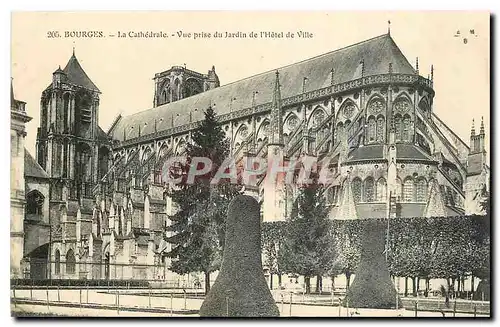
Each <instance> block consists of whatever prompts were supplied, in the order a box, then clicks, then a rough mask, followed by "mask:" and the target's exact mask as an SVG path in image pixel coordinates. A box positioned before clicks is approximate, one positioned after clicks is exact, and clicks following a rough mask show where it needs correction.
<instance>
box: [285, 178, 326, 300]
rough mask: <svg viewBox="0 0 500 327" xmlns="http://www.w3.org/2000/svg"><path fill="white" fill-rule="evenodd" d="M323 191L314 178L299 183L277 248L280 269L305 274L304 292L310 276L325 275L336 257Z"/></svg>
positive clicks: (308, 287) (307, 290) (308, 290)
mask: <svg viewBox="0 0 500 327" xmlns="http://www.w3.org/2000/svg"><path fill="white" fill-rule="evenodd" d="M312 175H314V174H312ZM313 180H315V178H314V177H313ZM323 193H324V187H323V186H322V185H320V184H318V183H317V181H316V180H315V181H314V182H313V183H311V184H308V185H305V186H301V188H300V190H299V194H298V197H297V199H296V201H295V203H294V210H293V212H292V215H291V217H290V220H289V221H288V222H287V226H286V230H285V237H284V242H283V246H282V247H281V249H280V250H282V251H283V252H282V254H281V255H280V259H282V263H281V264H282V267H283V269H284V270H285V271H286V272H289V273H294V274H300V275H303V276H304V280H305V287H306V290H305V291H306V293H310V291H311V285H310V280H311V277H313V276H322V275H324V274H325V273H326V272H327V271H328V270H329V268H330V266H331V264H332V261H333V260H334V259H335V254H334V253H333V252H334V246H333V239H332V237H331V234H330V232H329V230H330V221H329V219H328V207H327V206H326V199H325V197H324V194H323Z"/></svg>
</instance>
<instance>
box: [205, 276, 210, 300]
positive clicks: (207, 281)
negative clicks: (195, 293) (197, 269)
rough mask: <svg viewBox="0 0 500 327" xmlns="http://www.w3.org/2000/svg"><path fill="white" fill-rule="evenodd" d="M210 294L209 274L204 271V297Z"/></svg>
mask: <svg viewBox="0 0 500 327" xmlns="http://www.w3.org/2000/svg"><path fill="white" fill-rule="evenodd" d="M208 292H210V273H209V272H206V271H205V295H207V294H208Z"/></svg>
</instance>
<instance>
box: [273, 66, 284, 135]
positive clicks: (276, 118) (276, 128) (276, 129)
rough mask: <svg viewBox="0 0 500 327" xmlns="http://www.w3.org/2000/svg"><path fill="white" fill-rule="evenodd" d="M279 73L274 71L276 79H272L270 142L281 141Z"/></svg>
mask: <svg viewBox="0 0 500 327" xmlns="http://www.w3.org/2000/svg"><path fill="white" fill-rule="evenodd" d="M280 87H281V85H280V74H279V72H278V71H276V80H275V81H274V91H273V106H272V109H271V133H272V135H271V143H274V144H282V143H283V124H282V123H281V120H282V118H281V91H280Z"/></svg>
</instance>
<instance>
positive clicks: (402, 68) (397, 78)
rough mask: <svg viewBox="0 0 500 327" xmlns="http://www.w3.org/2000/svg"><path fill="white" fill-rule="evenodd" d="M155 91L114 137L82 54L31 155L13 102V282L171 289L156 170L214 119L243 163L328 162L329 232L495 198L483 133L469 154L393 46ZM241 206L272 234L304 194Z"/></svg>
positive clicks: (371, 45) (20, 109)
mask: <svg viewBox="0 0 500 327" xmlns="http://www.w3.org/2000/svg"><path fill="white" fill-rule="evenodd" d="M56 67H57V65H56ZM96 82H98V81H96ZM154 82H155V87H154V99H153V105H152V108H151V109H148V110H143V111H138V112H137V113H135V114H132V115H128V116H120V115H119V116H118V117H116V119H115V120H114V122H113V124H112V125H111V127H110V128H109V130H108V131H104V130H103V129H101V127H99V109H100V106H99V98H100V95H101V90H100V89H99V88H98V87H97V85H96V84H94V82H93V81H92V80H91V78H90V77H89V76H87V74H86V73H85V71H84V69H83V67H82V66H81V65H80V63H79V61H78V59H77V58H76V56H75V54H74V53H73V55H72V56H71V58H69V61H68V63H67V64H66V66H65V67H64V68H63V69H62V68H61V67H59V68H57V69H56V70H55V71H54V73H53V75H52V80H51V81H50V82H48V86H47V87H46V89H45V90H43V91H42V92H41V101H40V126H39V127H38V130H37V141H36V153H35V155H34V156H33V155H32V154H30V153H29V152H28V151H27V150H25V148H24V136H25V131H24V130H25V124H26V123H28V122H29V121H30V119H31V118H30V117H29V116H28V113H27V110H26V108H25V105H26V104H25V103H24V102H22V101H20V100H16V99H15V97H14V92H13V91H12V92H11V98H12V99H11V126H12V127H11V145H12V150H11V156H12V159H11V160H12V161H11V163H12V170H11V180H12V181H11V266H12V268H11V276H13V278H49V277H50V278H53V279H59V278H74V279H148V280H160V281H161V280H172V279H173V278H176V277H175V274H173V273H172V272H170V271H169V266H170V260H171V259H169V258H167V257H166V255H165V254H166V252H168V251H169V246H170V245H169V244H168V243H167V242H165V236H166V232H165V227H166V226H168V225H169V223H170V221H169V216H170V215H172V214H173V213H174V212H175V203H173V202H172V201H171V199H170V198H169V197H168V196H167V195H166V190H168V188H169V187H171V185H168V184H167V183H165V181H164V180H163V179H164V176H163V174H162V167H163V164H164V162H165V161H166V160H167V159H168V158H170V157H172V156H181V155H183V153H184V152H185V151H186V145H187V144H189V142H191V133H192V132H193V131H194V130H195V129H196V128H197V126H198V125H199V123H200V121H201V120H202V119H203V118H204V114H203V112H204V111H205V110H206V108H208V107H212V108H214V109H215V112H216V113H217V119H218V120H219V122H220V123H221V125H222V127H223V130H224V131H225V133H226V135H227V138H228V139H229V140H230V153H231V156H232V157H233V158H234V160H235V161H236V162H241V161H242V160H245V158H247V157H251V156H254V157H260V158H264V159H265V160H267V161H271V160H272V161H279V162H290V161H291V160H294V159H298V158H305V157H312V158H315V159H316V160H320V161H322V162H328V168H329V170H330V172H331V174H332V176H333V181H332V182H331V183H330V184H329V185H327V188H326V191H325V197H326V199H327V204H328V206H329V207H330V217H331V219H366V218H396V217H403V218H404V217H417V216H424V217H431V216H460V215H466V214H478V213H481V207H480V205H479V204H480V202H481V201H482V199H483V197H484V196H485V194H486V192H488V191H489V178H490V177H489V167H488V165H487V162H486V148H485V128H484V125H483V122H482V121H481V122H480V125H479V130H478V131H476V130H475V127H474V123H473V125H472V129H471V135H470V142H469V143H466V142H464V141H463V140H461V139H460V137H458V136H457V135H456V134H455V133H454V132H453V130H452V128H450V127H448V126H447V125H446V123H445V122H443V121H442V120H441V119H440V118H439V117H438V116H437V115H436V114H435V113H434V106H433V98H434V94H435V90H434V88H433V72H432V68H431V74H430V75H429V76H428V77H427V78H426V77H423V76H421V75H420V74H419V67H418V59H417V61H416V62H415V66H412V64H410V62H408V60H407V59H406V58H405V56H404V55H403V53H402V52H401V50H400V49H399V48H398V46H397V45H396V43H395V42H394V40H393V39H392V37H391V36H390V34H389V33H388V34H384V35H381V36H378V37H374V38H372V39H369V40H365V41H362V42H359V43H356V44H353V45H350V46H347V47H345V48H341V49H338V50H335V51H332V52H329V53H325V54H323V55H320V56H317V57H314V58H310V59H307V60H304V61H301V62H298V63H295V64H292V65H288V66H284V67H280V68H277V69H275V70H272V71H268V72H264V73H261V74H258V75H254V76H250V77H248V78H245V79H242V80H239V81H236V82H233V83H230V84H226V85H221V83H220V81H219V77H218V76H217V73H216V70H215V67H214V66H212V68H211V69H209V70H208V72H207V73H206V74H205V73H200V72H195V71H192V70H190V69H188V68H186V67H185V66H184V67H180V66H174V67H172V68H170V69H168V70H166V71H164V72H161V73H157V74H155V76H154ZM97 84H98V83H97ZM103 91H104V90H103ZM245 192H246V193H247V194H250V195H253V196H255V198H256V199H258V200H259V201H260V203H261V204H262V219H263V221H280V220H285V219H286V218H287V216H288V215H289V214H290V211H291V207H292V203H293V200H294V197H295V196H296V195H297V190H296V189H295V188H294V186H293V185H284V184H280V183H279V182H276V181H275V182H269V181H267V180H266V179H265V177H262V178H261V180H259V181H258V183H257V186H256V187H248V188H246V189H245Z"/></svg>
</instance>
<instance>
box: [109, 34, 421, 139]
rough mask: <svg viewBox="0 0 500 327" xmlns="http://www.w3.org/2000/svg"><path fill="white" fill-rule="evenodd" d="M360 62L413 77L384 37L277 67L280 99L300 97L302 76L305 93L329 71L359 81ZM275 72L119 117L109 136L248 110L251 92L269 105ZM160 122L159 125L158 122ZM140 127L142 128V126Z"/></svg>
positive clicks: (338, 78) (373, 70) (371, 70)
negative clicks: (205, 115)
mask: <svg viewBox="0 0 500 327" xmlns="http://www.w3.org/2000/svg"><path fill="white" fill-rule="evenodd" d="M362 60H364V76H370V75H377V74H385V73H388V71H389V63H392V70H393V72H394V73H403V74H414V73H415V70H414V69H413V67H412V66H411V64H410V63H409V62H408V60H407V59H406V58H405V57H404V55H403V54H402V53H401V50H399V48H398V47H397V45H396V43H395V42H394V40H393V39H392V38H391V36H390V35H388V34H384V35H381V36H378V37H375V38H372V39H369V40H366V41H363V42H360V43H356V44H353V45H350V46H348V47H345V48H341V49H338V50H335V51H332V52H328V53H326V54H323V55H319V56H316V57H313V58H310V59H307V60H304V61H301V62H298V63H295V64H292V65H288V66H284V67H281V68H278V71H279V73H280V81H281V86H282V88H281V91H282V94H281V96H282V97H283V98H288V97H291V96H295V95H299V94H301V93H302V86H303V85H302V83H303V78H304V77H307V78H308V80H307V84H306V89H307V90H308V91H311V90H316V89H321V88H324V87H327V86H329V85H330V84H331V70H332V69H334V77H333V83H334V84H338V83H343V82H347V81H350V80H354V79H357V78H360V77H361V61H362ZM275 72H276V69H273V70H271V71H268V72H265V73H261V74H258V75H254V76H251V77H248V78H245V79H242V80H239V81H237V82H233V83H230V84H227V85H223V86H220V87H217V88H215V89H212V90H209V91H206V92H202V93H199V94H197V95H194V96H191V97H188V98H185V99H182V100H179V101H175V102H172V103H169V104H165V105H162V106H159V107H156V108H153V109H148V110H145V111H141V112H138V113H136V114H133V115H129V116H125V117H122V119H120V120H119V121H118V123H117V124H116V125H115V126H114V128H113V129H112V130H111V131H110V132H111V133H110V134H111V135H112V136H113V138H114V139H117V140H122V141H123V134H124V133H123V131H124V128H126V130H125V131H126V138H127V139H130V138H134V137H137V136H138V133H139V126H141V135H146V134H150V133H153V132H154V129H155V120H156V128H157V131H162V130H166V129H169V128H171V127H172V125H173V126H179V125H183V124H186V123H189V112H190V111H192V110H194V109H198V110H197V111H196V112H194V111H193V114H192V121H197V120H201V119H202V118H203V111H204V110H205V109H206V108H208V107H209V106H210V105H211V104H215V109H216V112H217V114H219V115H221V114H225V113H229V112H230V108H229V104H230V102H231V99H232V98H236V100H233V101H232V104H231V111H233V112H235V111H239V110H241V109H245V108H250V107H251V106H252V98H253V97H252V94H253V92H255V91H257V92H258V94H257V96H256V97H255V103H254V104H255V105H260V104H265V103H270V102H271V101H272V96H273V86H274V82H275ZM161 118H163V120H162V121H160V119H161ZM145 123H146V124H147V125H145Z"/></svg>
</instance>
